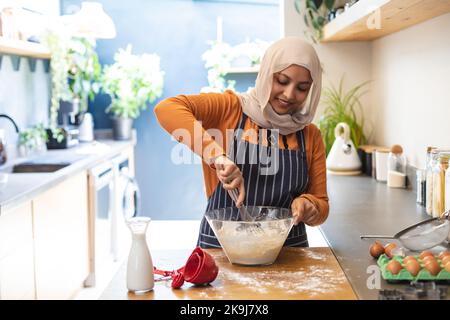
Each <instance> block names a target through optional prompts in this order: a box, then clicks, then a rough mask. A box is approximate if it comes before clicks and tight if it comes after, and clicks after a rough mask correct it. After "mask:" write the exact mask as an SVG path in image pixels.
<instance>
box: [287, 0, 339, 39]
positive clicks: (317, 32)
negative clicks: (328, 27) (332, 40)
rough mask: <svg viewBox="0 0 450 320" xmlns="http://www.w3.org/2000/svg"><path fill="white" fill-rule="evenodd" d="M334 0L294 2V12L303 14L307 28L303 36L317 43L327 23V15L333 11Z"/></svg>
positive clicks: (300, 0) (298, 0) (299, 0)
mask: <svg viewBox="0 0 450 320" xmlns="http://www.w3.org/2000/svg"><path fill="white" fill-rule="evenodd" d="M334 3H335V0H295V2H294V5H295V10H296V11H297V13H299V14H303V20H304V22H305V24H306V27H307V28H308V29H307V30H305V35H306V36H309V37H310V39H311V40H312V41H313V42H314V43H317V42H318V41H320V40H321V39H322V37H323V27H324V26H325V24H326V23H327V21H328V14H329V13H330V11H331V10H333V7H334Z"/></svg>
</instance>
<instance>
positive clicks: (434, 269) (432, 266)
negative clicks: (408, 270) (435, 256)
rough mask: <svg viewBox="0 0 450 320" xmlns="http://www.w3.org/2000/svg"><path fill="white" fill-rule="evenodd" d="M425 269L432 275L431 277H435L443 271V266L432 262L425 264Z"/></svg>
mask: <svg viewBox="0 0 450 320" xmlns="http://www.w3.org/2000/svg"><path fill="white" fill-rule="evenodd" d="M425 268H427V270H428V271H429V272H430V273H431V275H433V276H435V275H437V274H438V273H439V272H440V271H441V266H440V265H439V263H437V261H433V260H430V261H428V262H427V263H425Z"/></svg>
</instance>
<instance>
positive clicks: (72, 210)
mask: <svg viewBox="0 0 450 320" xmlns="http://www.w3.org/2000/svg"><path fill="white" fill-rule="evenodd" d="M87 204H88V202H87V173H86V172H85V171H83V172H81V173H79V174H77V175H75V176H73V177H71V178H68V179H66V180H65V181H63V182H62V183H60V184H58V185H56V186H55V187H53V188H51V189H49V190H47V191H46V192H44V193H42V194H41V195H39V196H37V197H36V198H35V199H34V200H33V219H34V244H35V270H36V271H35V272H36V298H37V299H70V298H72V297H73V296H74V294H76V292H77V291H78V289H80V288H81V287H82V285H83V281H84V280H85V279H86V277H87V276H88V273H89V251H88V205H87Z"/></svg>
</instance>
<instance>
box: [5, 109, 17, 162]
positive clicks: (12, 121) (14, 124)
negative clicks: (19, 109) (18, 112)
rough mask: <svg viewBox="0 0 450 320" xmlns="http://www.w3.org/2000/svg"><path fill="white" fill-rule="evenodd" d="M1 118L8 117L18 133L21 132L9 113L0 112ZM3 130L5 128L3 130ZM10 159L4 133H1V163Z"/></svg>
mask: <svg viewBox="0 0 450 320" xmlns="http://www.w3.org/2000/svg"><path fill="white" fill-rule="evenodd" d="M0 118H6V119H8V120H9V121H10V122H11V123H12V124H13V126H14V129H15V130H16V132H17V134H19V132H20V130H19V127H18V126H17V123H16V122H15V121H14V120H13V119H12V118H11V117H10V116H8V115H6V114H3V113H0ZM1 131H3V130H1ZM7 160H8V155H7V152H6V146H5V141H4V136H3V133H1V134H0V165H3V164H5V162H6V161H7Z"/></svg>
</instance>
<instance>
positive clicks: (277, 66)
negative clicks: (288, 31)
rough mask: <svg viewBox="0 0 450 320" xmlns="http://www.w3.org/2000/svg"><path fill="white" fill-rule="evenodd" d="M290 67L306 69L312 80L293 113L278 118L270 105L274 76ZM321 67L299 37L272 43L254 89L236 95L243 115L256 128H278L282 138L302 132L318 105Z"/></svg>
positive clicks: (316, 58) (312, 49) (315, 55)
mask: <svg viewBox="0 0 450 320" xmlns="http://www.w3.org/2000/svg"><path fill="white" fill-rule="evenodd" d="M292 64H296V65H299V66H302V67H305V68H306V69H308V70H309V72H310V73H311V77H312V80H313V84H312V87H311V88H310V90H309V93H308V97H307V99H305V102H304V103H303V105H302V107H301V108H299V110H298V111H296V112H295V113H293V114H284V115H279V114H278V113H276V112H275V111H274V110H273V108H272V106H271V105H270V103H269V98H270V92H271V90H272V80H273V74H274V73H277V72H280V71H282V70H284V69H286V68H287V67H289V66H290V65H292ZM321 88H322V68H321V66H320V61H319V58H318V56H317V53H316V51H315V50H314V48H313V47H312V46H311V45H310V44H309V43H307V42H306V41H304V40H303V39H301V38H298V37H286V38H283V39H281V40H278V41H277V42H275V43H273V44H272V45H271V46H270V47H269V48H268V49H267V51H266V52H265V54H264V57H263V59H262V61H261V67H260V70H259V73H258V77H257V78H256V84H255V88H253V89H251V90H250V91H248V92H247V93H241V94H239V95H238V96H239V98H240V100H241V105H242V110H243V112H244V113H245V114H246V115H247V116H249V117H250V118H251V119H252V120H253V122H255V123H256V124H257V125H258V126H260V127H262V128H266V129H279V130H280V133H281V134H282V135H287V134H290V133H293V132H296V131H298V130H302V129H303V128H304V127H305V126H306V125H308V124H310V123H311V121H312V120H313V118H314V114H315V113H316V109H317V105H318V104H319V99H320V91H321Z"/></svg>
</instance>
